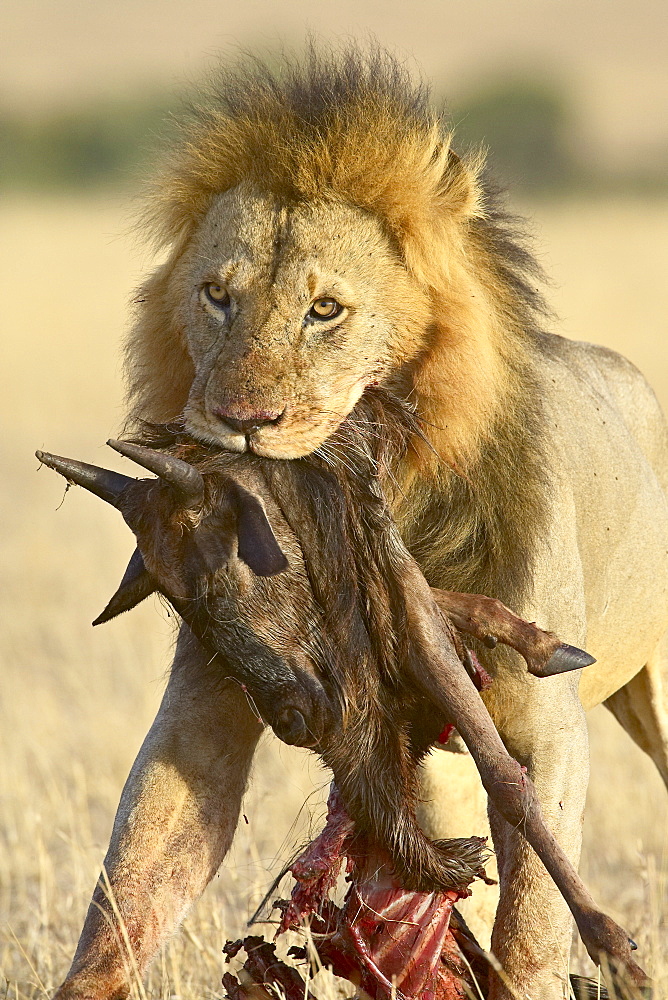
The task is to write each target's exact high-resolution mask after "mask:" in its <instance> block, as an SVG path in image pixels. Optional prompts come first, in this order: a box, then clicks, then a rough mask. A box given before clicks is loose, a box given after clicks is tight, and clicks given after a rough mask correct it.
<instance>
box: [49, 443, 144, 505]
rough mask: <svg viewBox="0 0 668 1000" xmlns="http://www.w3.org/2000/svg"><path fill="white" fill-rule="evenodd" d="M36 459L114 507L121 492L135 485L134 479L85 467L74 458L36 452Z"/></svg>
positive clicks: (90, 466) (105, 470) (88, 466)
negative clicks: (131, 484) (132, 484)
mask: <svg viewBox="0 0 668 1000" xmlns="http://www.w3.org/2000/svg"><path fill="white" fill-rule="evenodd" d="M35 455H36V457H37V458H38V459H39V460H40V462H41V463H42V465H48V467H49V468H50V469H55V471H56V472H59V473H60V474H61V476H64V477H65V479H67V481H68V482H70V483H76V485H77V486H83V488H84V489H85V490H89V491H90V492H91V493H95V495H96V496H98V497H100V498H101V499H102V500H106V502H107V503H110V504H112V505H113V506H114V507H115V506H116V501H117V499H118V497H119V496H120V494H121V493H122V492H123V490H124V489H125V488H126V487H127V486H129V485H130V483H136V482H137V480H136V479H130V477H129V476H122V475H121V474H120V473H119V472H111V471H110V470H109V469H100V468H99V467H98V466H97V465H87V464H86V463H85V462H77V461H76V459H74V458H61V457H60V455H50V454H49V452H48V451H36V452H35Z"/></svg>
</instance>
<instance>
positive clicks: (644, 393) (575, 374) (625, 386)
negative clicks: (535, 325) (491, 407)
mask: <svg viewBox="0 0 668 1000" xmlns="http://www.w3.org/2000/svg"><path fill="white" fill-rule="evenodd" d="M538 354H539V359H540V361H539V365H540V366H541V367H542V368H543V371H544V373H545V376H546V380H547V385H548V386H549V389H548V392H550V394H552V392H551V391H550V390H552V391H553V392H554V397H555V401H556V404H557V405H559V403H558V400H559V397H563V398H565V397H566V396H570V395H571V394H575V395H577V396H578V397H579V399H580V400H581V401H582V402H581V406H582V410H581V411H580V419H581V422H582V424H583V428H584V426H585V425H586V421H587V412H588V409H589V405H588V403H589V401H591V403H592V404H593V406H594V407H595V408H598V407H600V405H601V403H603V402H604V403H605V404H606V406H607V407H608V408H609V410H610V412H612V413H613V414H614V415H615V416H616V418H617V419H619V420H620V421H621V422H622V423H623V424H624V425H625V427H626V429H627V430H628V431H629V432H630V434H631V436H632V437H633V438H634V439H635V441H636V442H637V444H638V445H639V447H640V449H641V450H642V452H643V453H644V455H645V457H646V458H647V460H648V461H649V463H650V465H651V466H652V468H653V469H654V470H655V471H656V472H658V473H659V474H660V477H661V478H664V480H665V481H664V486H666V485H668V426H667V424H666V419H665V416H664V414H663V411H662V409H661V406H660V405H659V402H658V400H657V398H656V395H655V393H654V390H653V389H652V387H651V386H650V384H649V382H648V381H647V379H646V378H645V376H644V375H643V373H642V372H641V371H640V370H639V369H638V368H637V367H636V365H634V364H633V362H632V361H629V359H628V358H627V357H625V356H624V355H623V354H620V353H619V352H618V351H614V350H612V349H611V348H609V347H604V346H603V345H601V344H592V343H588V342H587V341H579V340H569V339H568V338H566V337H560V336H557V335H555V334H543V335H541V336H540V337H539V338H538ZM570 408H571V409H572V411H573V413H574V414H577V412H578V411H577V404H576V403H575V402H571V404H570ZM663 470H666V472H665V473H664V472H663Z"/></svg>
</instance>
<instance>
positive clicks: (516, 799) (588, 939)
mask: <svg viewBox="0 0 668 1000" xmlns="http://www.w3.org/2000/svg"><path fill="white" fill-rule="evenodd" d="M407 578H408V580H409V582H410V583H412V593H413V598H414V603H413V604H412V606H409V618H410V623H409V624H410V626H412V627H411V634H412V635H413V636H414V637H415V655H414V656H413V657H411V661H410V663H409V664H408V667H409V669H410V671H411V673H412V676H413V679H414V681H415V683H416V684H417V685H418V686H419V687H420V689H421V690H422V691H423V692H424V693H425V695H426V696H427V697H429V698H430V699H431V701H432V702H433V703H434V704H435V705H437V706H438V707H439V709H440V710H441V711H442V712H443V715H444V717H445V718H448V719H452V720H453V721H456V724H457V729H458V730H459V733H460V735H461V736H462V738H463V740H464V742H465V743H466V745H467V747H468V749H469V751H470V753H471V755H472V757H473V758H474V760H475V762H476V765H477V767H478V771H479V772H480V777H481V780H482V783H483V785H484V787H485V790H486V791H487V794H488V795H489V797H490V799H491V801H492V803H493V806H494V808H495V810H496V811H497V812H498V813H499V814H500V815H501V816H502V817H503V819H504V820H505V821H506V822H507V823H508V824H510V826H511V827H513V828H514V829H516V830H519V831H521V833H522V835H523V836H524V838H525V839H526V840H527V842H528V843H529V844H530V845H531V847H532V848H533V850H534V851H535V852H536V854H537V855H538V857H539V858H540V860H541V861H542V862H543V864H544V866H545V868H546V869H547V871H548V873H549V875H550V876H551V877H552V879H553V880H554V882H555V884H556V886H557V888H558V889H559V891H560V892H561V894H562V896H563V897H564V899H565V900H566V901H567V902H568V905H569V908H570V910H571V913H572V914H573V916H574V918H575V921H576V923H577V926H578V930H579V932H580V936H581V938H582V940H583V942H584V944H585V947H586V948H587V951H588V952H589V954H590V956H591V957H592V958H593V959H594V960H595V961H598V960H599V959H600V956H601V954H602V953H604V954H606V955H607V956H610V958H611V961H612V964H614V965H615V966H617V967H620V968H622V969H623V970H624V973H625V974H626V975H627V976H628V977H629V978H630V979H631V980H632V981H633V982H635V983H643V982H645V981H646V977H645V975H644V973H643V971H642V969H640V968H639V967H638V966H637V965H636V964H635V962H634V961H633V958H632V949H631V945H630V943H629V939H628V936H627V935H626V933H625V932H624V931H623V930H622V928H621V927H619V926H618V925H617V924H615V923H614V921H612V920H610V918H609V917H606V916H605V914H603V913H601V912H600V910H598V908H597V907H596V904H595V903H594V900H593V899H592V897H591V896H590V894H589V893H588V892H587V889H586V888H585V886H584V884H583V883H582V881H581V879H580V877H579V876H578V874H577V871H576V870H575V868H574V867H573V865H572V864H571V862H570V861H569V859H568V857H567V855H566V854H565V852H564V850H563V849H562V848H561V847H560V845H559V844H558V842H557V840H556V838H555V837H554V834H553V833H552V832H551V831H550V830H549V828H548V826H547V825H546V823H545V820H544V818H543V815H542V812H541V808H540V804H539V801H538V797H537V795H536V789H535V787H534V784H533V782H532V781H531V779H530V778H529V776H528V775H527V774H526V771H525V769H523V768H522V767H521V766H520V765H519V764H518V763H517V761H516V760H514V759H513V758H512V757H511V756H510V754H509V753H508V751H507V750H506V748H505V746H504V744H503V742H502V741H501V737H500V736H499V734H498V732H497V729H496V727H495V726H494V723H493V722H492V719H491V717H490V715H489V713H488V711H487V709H486V707H485V705H484V703H483V701H482V699H481V698H480V697H479V696H478V694H477V692H476V693H475V697H474V696H473V692H475V688H474V686H473V684H472V682H471V680H470V679H469V677H468V676H467V674H466V672H465V671H464V669H463V668H462V666H461V664H460V662H459V660H458V659H457V657H456V654H455V652H454V646H453V645H452V643H451V642H449V641H448V634H447V630H446V626H445V623H444V622H443V620H442V618H441V617H440V614H439V612H438V611H437V609H436V606H435V605H434V603H433V601H432V599H431V595H430V594H429V595H427V594H426V593H425V590H424V586H425V584H424V583H423V578H422V577H421V575H420V574H419V573H417V574H416V573H411V572H410V570H409V571H408V573H407ZM565 681H566V679H565V678H564V679H562V680H559V679H556V678H554V679H552V683H553V684H563V683H565ZM532 683H533V684H536V685H537V684H543V685H545V684H546V683H548V684H549V683H550V682H549V681H545V680H543V681H537V680H535V681H532ZM573 687H574V685H573ZM545 694H546V695H547V691H545ZM573 701H575V697H574V696H573ZM570 721H572V719H571V716H570V715H567V716H566V723H567V724H568V723H569V722H570ZM533 742H534V745H535V741H533ZM546 742H549V734H548V740H546ZM534 762H538V764H539V766H544V765H545V764H546V760H545V757H543V758H540V757H538V756H536V758H535V760H534ZM505 863H506V859H505V858H502V859H501V865H502V867H503V865H504V864H505ZM514 863H516V862H514ZM520 874H521V869H518V871H517V878H519V877H520ZM535 916H538V914H536V915H535ZM525 930H526V928H519V929H518V928H515V929H514V935H516V936H520V937H521V935H522V933H523V932H525ZM503 995H504V994H503V993H502V992H500V991H499V990H498V989H497V991H496V994H494V993H493V994H492V996H493V997H495V1000H496V998H500V997H502V996H503ZM548 995H549V994H548ZM553 995H554V992H553ZM557 995H558V994H557Z"/></svg>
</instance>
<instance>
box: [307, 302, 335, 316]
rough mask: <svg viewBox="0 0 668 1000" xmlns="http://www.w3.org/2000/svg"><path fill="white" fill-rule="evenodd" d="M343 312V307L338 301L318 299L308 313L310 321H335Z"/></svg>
mask: <svg viewBox="0 0 668 1000" xmlns="http://www.w3.org/2000/svg"><path fill="white" fill-rule="evenodd" d="M342 312H343V306H342V305H341V303H340V302H337V301H336V299H316V300H315V302H314V303H313V305H312V306H311V308H310V309H309V312H308V318H309V319H334V317H335V316H338V315H339V314H340V313H342Z"/></svg>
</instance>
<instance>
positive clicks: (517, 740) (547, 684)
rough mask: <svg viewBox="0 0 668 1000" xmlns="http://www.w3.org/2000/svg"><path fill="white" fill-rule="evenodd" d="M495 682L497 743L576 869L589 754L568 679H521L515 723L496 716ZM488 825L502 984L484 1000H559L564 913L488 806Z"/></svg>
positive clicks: (531, 859) (547, 881) (564, 974)
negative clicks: (521, 768) (525, 776)
mask: <svg viewBox="0 0 668 1000" xmlns="http://www.w3.org/2000/svg"><path fill="white" fill-rule="evenodd" d="M576 681H577V678H576ZM495 683H496V682H495ZM501 684H504V681H501V682H500V684H499V689H498V690H497V692H495V696H494V701H495V702H496V705H494V706H492V710H493V711H494V709H495V708H496V710H497V712H495V714H497V713H498V714H500V715H501V716H502V717H503V723H502V724H501V726H500V730H501V733H502V736H503V740H504V743H505V744H506V746H507V748H508V750H509V752H510V753H511V755H512V756H513V757H515V758H516V759H517V760H519V761H520V762H521V763H522V764H524V765H526V767H527V771H528V773H529V776H530V777H531V778H532V780H533V782H534V784H535V786H536V790H537V793H538V798H539V800H540V803H541V806H542V812H543V816H544V818H545V821H546V823H547V825H548V826H549V827H550V829H551V830H552V832H553V833H554V834H555V836H556V838H557V840H558V841H559V843H560V845H561V846H562V848H563V849H564V851H565V852H566V854H567V855H568V857H569V858H570V860H571V861H572V862H573V864H574V865H576V866H577V863H578V860H579V856H580V847H581V834H582V816H583V811H584V805H585V796H586V791H587V783H588V778H589V751H588V737H587V725H586V721H585V717H584V711H583V709H582V706H581V704H580V702H579V699H578V697H577V692H576V689H575V684H574V682H573V679H572V678H544V679H542V680H540V681H538V682H536V681H535V680H534V679H532V678H522V681H521V686H522V688H523V691H522V693H521V698H522V700H521V701H518V700H517V699H518V698H519V697H520V693H519V692H514V693H513V698H514V699H515V704H522V706H523V707H522V712H521V713H520V715H521V717H519V718H517V719H515V718H514V717H513V716H512V714H511V715H510V717H508V716H506V715H505V712H504V711H503V703H504V702H505V701H506V694H509V692H504V691H503V690H502V689H501ZM511 685H513V681H512V680H510V681H509V684H508V686H509V687H510V686H511ZM504 686H505V685H504ZM555 706H558V712H557V711H556V710H555ZM490 825H491V829H492V836H493V839H494V847H495V850H496V853H497V863H498V868H499V882H500V901H499V906H498V909H497V914H496V920H495V923H494V929H493V933H492V952H493V954H494V955H495V956H496V958H497V959H498V961H499V962H500V964H501V967H502V968H503V969H504V971H505V974H506V976H507V980H508V982H507V983H506V984H504V983H503V982H502V981H501V980H500V979H497V978H496V977H494V980H495V981H494V983H493V986H492V988H491V992H490V1000H511V998H512V1000H562V998H566V997H568V996H569V995H570V993H569V986H568V960H569V953H570V948H571V938H572V927H573V923H572V918H571V914H570V913H569V910H568V907H567V905H566V903H565V901H564V899H563V897H562V896H561V894H560V892H559V890H558V889H557V887H556V886H555V884H554V882H553V881H552V879H551V877H550V876H549V875H548V873H547V872H546V870H545V868H544V867H543V865H542V863H541V862H540V861H539V859H538V857H537V856H536V854H535V853H534V851H533V850H532V848H531V847H530V846H529V844H528V843H527V841H526V840H525V838H524V837H523V836H522V834H521V832H520V830H519V829H515V828H513V827H511V826H510V824H508V823H507V822H506V821H505V820H504V819H502V818H501V816H500V815H499V814H498V813H497V812H496V811H495V810H494V809H493V808H490Z"/></svg>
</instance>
